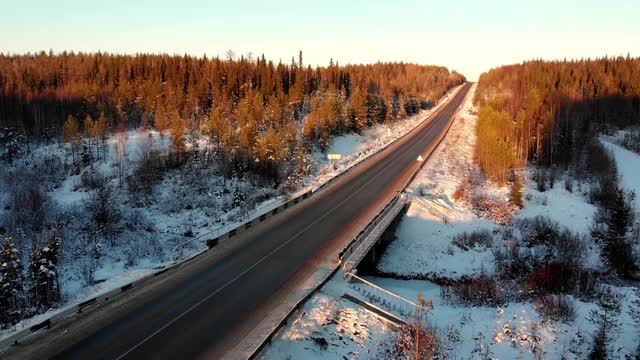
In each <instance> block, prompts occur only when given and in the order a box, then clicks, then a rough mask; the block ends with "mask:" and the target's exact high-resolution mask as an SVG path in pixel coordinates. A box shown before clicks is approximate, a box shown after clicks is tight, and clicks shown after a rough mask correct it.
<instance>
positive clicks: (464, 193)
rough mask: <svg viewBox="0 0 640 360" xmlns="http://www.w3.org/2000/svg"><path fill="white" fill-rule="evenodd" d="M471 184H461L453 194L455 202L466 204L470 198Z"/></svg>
mask: <svg viewBox="0 0 640 360" xmlns="http://www.w3.org/2000/svg"><path fill="white" fill-rule="evenodd" d="M470 192H471V191H470V189H469V184H468V183H466V182H462V183H460V185H458V187H457V188H456V191H455V192H454V193H453V200H455V201H463V202H466V201H468V199H469V196H470Z"/></svg>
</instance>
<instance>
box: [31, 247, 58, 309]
mask: <svg viewBox="0 0 640 360" xmlns="http://www.w3.org/2000/svg"><path fill="white" fill-rule="evenodd" d="M61 240H62V239H61V238H60V237H59V236H52V237H51V238H50V239H49V241H48V243H47V245H46V246H44V247H43V248H42V249H39V250H38V251H35V252H34V254H33V256H32V259H31V264H30V265H29V274H30V276H31V286H32V287H31V296H32V302H33V305H35V306H36V307H40V308H48V307H51V306H52V305H54V304H56V303H57V302H58V301H60V284H59V279H58V262H59V260H60V247H61V245H62V244H61Z"/></svg>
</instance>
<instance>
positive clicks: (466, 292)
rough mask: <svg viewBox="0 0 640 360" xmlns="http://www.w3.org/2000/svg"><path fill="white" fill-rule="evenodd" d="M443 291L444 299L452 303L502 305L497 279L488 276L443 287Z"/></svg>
mask: <svg viewBox="0 0 640 360" xmlns="http://www.w3.org/2000/svg"><path fill="white" fill-rule="evenodd" d="M441 291H442V297H443V299H446V300H448V301H450V302H456V300H457V301H458V302H460V303H462V304H464V305H468V306H480V305H490V306H494V305H498V304H501V303H502V297H501V296H500V291H499V289H498V285H497V283H496V279H495V278H494V277H491V276H487V275H480V276H478V277H476V278H473V279H471V280H468V281H462V282H458V283H455V284H453V285H451V286H448V287H442V290H441Z"/></svg>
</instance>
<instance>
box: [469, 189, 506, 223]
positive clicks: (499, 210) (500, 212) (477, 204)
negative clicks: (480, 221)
mask: <svg viewBox="0 0 640 360" xmlns="http://www.w3.org/2000/svg"><path fill="white" fill-rule="evenodd" d="M471 204H472V206H473V208H474V209H475V210H476V211H477V212H478V213H479V214H480V215H481V216H487V217H489V218H491V219H492V220H493V221H494V222H496V223H497V224H507V223H508V222H509V221H511V213H512V209H511V207H510V206H509V203H507V202H505V201H501V200H497V199H492V198H490V197H488V196H486V195H484V194H479V195H477V196H474V197H473V198H472V199H471Z"/></svg>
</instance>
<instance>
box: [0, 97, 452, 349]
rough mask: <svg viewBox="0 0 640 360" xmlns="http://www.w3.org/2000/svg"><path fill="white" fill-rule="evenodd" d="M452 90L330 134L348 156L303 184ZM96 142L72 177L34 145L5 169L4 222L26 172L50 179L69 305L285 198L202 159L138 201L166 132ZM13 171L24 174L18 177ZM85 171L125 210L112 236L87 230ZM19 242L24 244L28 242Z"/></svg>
mask: <svg viewBox="0 0 640 360" xmlns="http://www.w3.org/2000/svg"><path fill="white" fill-rule="evenodd" d="M454 91H455V90H454ZM454 91H451V92H450V93H449V94H447V95H446V96H445V97H444V98H443V99H441V100H440V102H439V103H438V104H437V105H436V106H435V107H434V108H432V109H430V110H424V111H422V112H421V113H419V114H417V115H415V116H413V117H410V118H407V119H406V120H404V121H402V122H400V123H398V124H394V126H392V127H391V126H387V125H376V126H374V127H372V128H370V129H367V130H366V131H365V132H364V133H363V134H362V135H358V134H346V135H343V136H338V137H336V138H334V139H333V141H332V145H331V148H330V149H329V151H328V152H329V153H340V154H342V155H343V158H342V159H341V160H340V161H339V162H338V163H336V164H334V163H329V162H328V161H327V160H326V158H325V155H324V154H322V153H318V152H316V153H314V154H313V157H314V160H315V162H316V163H315V164H314V166H313V169H314V170H313V173H312V175H310V176H309V177H307V178H306V179H304V183H303V185H302V186H303V187H309V188H312V187H315V186H318V185H320V184H322V183H324V182H326V181H328V180H329V179H331V178H332V177H334V176H337V175H339V174H340V173H341V172H343V171H345V170H347V169H348V168H349V167H351V166H353V165H354V164H355V163H357V162H358V161H360V160H362V159H364V158H366V157H367V156H370V155H372V154H373V153H375V152H376V151H378V150H379V149H380V148H382V147H384V146H385V145H387V144H389V143H391V142H392V141H393V140H395V139H397V138H398V137H400V136H402V135H404V134H405V133H406V132H408V131H410V130H411V129H413V128H414V127H415V126H417V125H418V124H419V123H420V122H421V121H422V120H424V119H425V118H426V117H428V116H429V115H430V114H431V113H432V112H433V111H435V110H436V109H437V108H439V107H440V106H441V105H442V104H443V103H444V102H445V101H446V100H447V99H448V98H450V97H451V96H452V95H453V94H454ZM186 145H187V148H191V147H198V148H199V149H208V150H211V149H212V146H211V144H210V142H209V141H208V138H207V137H206V136H197V137H196V138H194V139H191V138H190V137H189V138H188V141H187V143H186ZM92 146H93V148H92V152H93V155H94V157H96V158H97V159H96V161H94V162H93V163H92V165H91V166H86V167H83V168H82V169H81V170H80V172H78V173H76V174H70V173H72V171H71V170H72V169H71V168H72V165H71V163H72V162H71V160H72V159H71V153H70V147H69V145H68V144H50V145H41V146H34V147H30V149H29V151H28V152H27V153H26V154H25V155H24V156H23V157H22V158H20V159H19V160H18V161H16V162H15V163H14V164H13V165H12V166H11V168H10V169H7V171H6V172H3V179H2V180H4V181H2V183H0V201H1V204H2V205H3V206H1V207H0V218H3V217H5V215H8V213H9V210H8V207H6V206H5V205H4V204H8V203H9V198H10V193H11V192H12V191H13V188H12V186H15V185H16V184H17V183H18V182H19V181H20V179H18V176H20V175H22V176H24V174H25V172H24V171H26V174H29V176H31V175H32V174H33V176H37V177H38V178H39V179H40V180H44V181H45V182H46V185H45V188H46V194H47V196H48V197H49V198H50V199H51V201H50V204H52V205H53V208H52V211H55V213H56V215H55V216H52V219H50V220H51V221H54V220H55V221H59V222H60V224H64V226H58V228H62V229H63V230H62V231H63V239H64V241H63V253H64V257H63V262H62V264H61V265H60V271H59V273H60V276H61V278H60V284H61V295H62V300H63V304H62V306H63V307H68V306H70V305H72V304H75V303H78V302H81V301H84V300H86V299H88V298H91V297H94V296H96V295H99V294H101V293H104V292H107V291H110V290H112V289H114V288H117V287H119V286H122V285H123V284H125V283H128V282H132V281H135V280H137V279H140V278H142V277H144V276H145V275H147V274H149V273H151V272H153V271H155V270H156V269H158V268H160V267H161V266H164V265H167V264H170V263H173V262H175V261H180V260H181V259H185V258H187V257H189V256H191V255H192V254H194V253H196V252H198V251H201V250H203V249H204V247H205V244H204V241H192V242H190V243H189V245H188V246H185V247H181V248H180V250H179V251H177V252H173V251H172V250H173V249H174V247H175V246H176V245H178V244H182V243H184V242H188V241H190V240H192V239H193V238H196V237H199V236H204V235H206V234H208V233H210V232H211V231H213V230H215V229H219V228H221V227H223V226H225V227H228V226H232V225H233V224H234V223H236V220H237V219H238V218H239V217H240V216H242V215H244V214H246V213H247V212H249V211H252V209H255V208H261V209H262V208H268V207H269V206H272V205H276V204H277V201H278V200H279V199H280V197H281V196H282V194H280V193H279V192H276V191H274V190H272V189H269V188H261V187H257V186H254V185H252V184H251V183H250V182H248V181H241V180H225V179H224V178H223V177H222V176H220V175H218V174H219V172H218V171H217V170H216V169H214V168H212V166H211V164H210V163H208V162H207V161H208V160H207V158H204V159H198V161H194V162H193V163H188V164H186V165H184V166H182V167H181V168H178V169H174V170H170V171H169V172H168V173H166V174H165V175H164V176H163V178H162V180H161V182H160V183H158V184H156V185H155V186H154V187H153V191H152V193H151V194H149V195H148V196H147V197H143V198H142V199H135V198H132V197H131V196H130V194H129V193H128V191H127V185H126V184H125V182H126V180H124V179H126V178H127V177H128V176H131V175H133V174H134V171H135V168H136V167H137V166H138V164H139V163H140V161H141V158H142V155H143V154H144V153H145V152H147V153H148V152H149V151H158V152H161V153H162V152H168V151H169V147H170V146H171V141H170V139H169V137H168V136H161V135H160V134H159V133H158V132H156V131H154V130H145V129H139V130H130V131H124V132H119V133H117V134H114V135H112V136H110V137H109V138H108V139H107V141H106V146H104V147H102V148H101V150H100V152H101V153H100V154H97V153H96V149H95V143H94V144H93V145H92ZM102 152H104V154H102ZM205 153H206V152H205ZM75 156H79V154H75ZM14 172H15V173H16V174H18V176H12V175H11V174H12V173H14ZM121 173H122V174H121ZM89 174H96V175H97V176H98V177H102V178H104V179H105V182H106V184H107V185H108V186H109V189H110V197H111V198H112V200H113V202H114V203H115V204H116V206H117V208H119V212H120V214H119V215H120V218H121V220H120V222H119V223H118V224H117V225H116V227H117V231H115V233H114V235H110V236H103V235H96V234H95V232H94V231H95V229H90V224H91V222H92V220H91V219H90V218H89V215H88V214H87V211H86V207H87V201H88V200H89V199H90V198H91V197H92V196H94V194H95V193H96V191H95V190H93V189H92V188H90V187H89V186H87V184H86V181H84V180H86V178H88V176H87V175H89ZM120 175H122V176H120ZM83 177H84V178H85V179H84V180H83ZM12 184H13V185H12ZM236 189H237V190H236ZM236 191H239V192H241V193H242V194H244V197H245V199H244V203H245V205H244V206H242V207H238V206H235V204H234V200H235V199H234V195H235V194H234V192H236ZM60 224H59V225H60ZM203 239H204V238H203ZM42 240H43V241H44V240H46V239H42ZM19 246H23V247H27V246H30V244H25V243H23V244H19ZM23 262H24V263H28V259H23ZM54 311H59V309H53V310H52V311H50V312H47V314H49V315H52V314H53V312H54ZM43 316H44V315H39V316H37V317H34V318H31V319H26V320H24V321H22V322H21V323H19V324H17V325H15V326H13V327H11V328H9V329H0V338H2V337H5V336H8V335H10V334H11V333H13V332H15V331H18V330H20V329H22V328H25V327H27V326H29V324H33V323H34V322H37V321H39V320H42V319H44V318H46V317H43Z"/></svg>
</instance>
